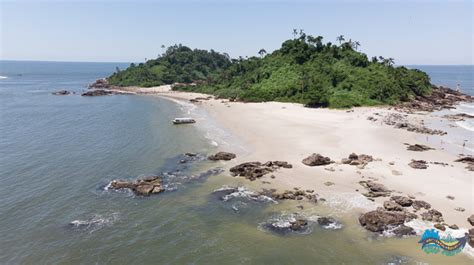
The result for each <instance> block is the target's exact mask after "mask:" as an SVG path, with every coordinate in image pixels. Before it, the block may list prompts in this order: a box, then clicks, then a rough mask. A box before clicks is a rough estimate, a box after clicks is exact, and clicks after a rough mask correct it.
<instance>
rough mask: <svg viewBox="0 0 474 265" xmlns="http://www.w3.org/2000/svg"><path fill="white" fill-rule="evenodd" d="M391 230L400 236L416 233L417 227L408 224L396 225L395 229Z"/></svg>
mask: <svg viewBox="0 0 474 265" xmlns="http://www.w3.org/2000/svg"><path fill="white" fill-rule="evenodd" d="M390 232H392V233H393V234H394V235H395V236H398V237H403V236H414V235H416V231H415V229H413V228H411V227H409V226H406V225H399V226H397V227H395V228H394V229H393V230H391V231H390Z"/></svg>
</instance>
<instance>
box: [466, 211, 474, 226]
mask: <svg viewBox="0 0 474 265" xmlns="http://www.w3.org/2000/svg"><path fill="white" fill-rule="evenodd" d="M467 222H468V223H470V224H471V225H472V226H474V214H471V216H469V217H468V218H467Z"/></svg>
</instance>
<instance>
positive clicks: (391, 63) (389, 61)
mask: <svg viewBox="0 0 474 265" xmlns="http://www.w3.org/2000/svg"><path fill="white" fill-rule="evenodd" d="M387 64H388V66H393V65H394V64H395V59H393V58H388V59H387Z"/></svg>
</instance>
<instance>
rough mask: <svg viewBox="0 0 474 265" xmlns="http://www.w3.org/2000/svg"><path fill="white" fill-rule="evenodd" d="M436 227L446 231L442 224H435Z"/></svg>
mask: <svg viewBox="0 0 474 265" xmlns="http://www.w3.org/2000/svg"><path fill="white" fill-rule="evenodd" d="M434 227H435V228H436V229H438V230H441V231H446V227H445V226H444V225H442V224H435V225H434Z"/></svg>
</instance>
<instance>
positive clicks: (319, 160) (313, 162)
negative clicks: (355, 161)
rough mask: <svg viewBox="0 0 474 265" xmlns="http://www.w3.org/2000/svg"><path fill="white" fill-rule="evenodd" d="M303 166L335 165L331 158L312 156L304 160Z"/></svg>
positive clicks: (318, 155)
mask: <svg viewBox="0 0 474 265" xmlns="http://www.w3.org/2000/svg"><path fill="white" fill-rule="evenodd" d="M302 162H303V164H305V165H307V166H310V167H314V166H324V165H329V164H331V163H334V161H332V160H331V159H330V158H329V157H325V156H322V155H320V154H312V155H310V156H308V157H307V158H305V159H303V161H302Z"/></svg>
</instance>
